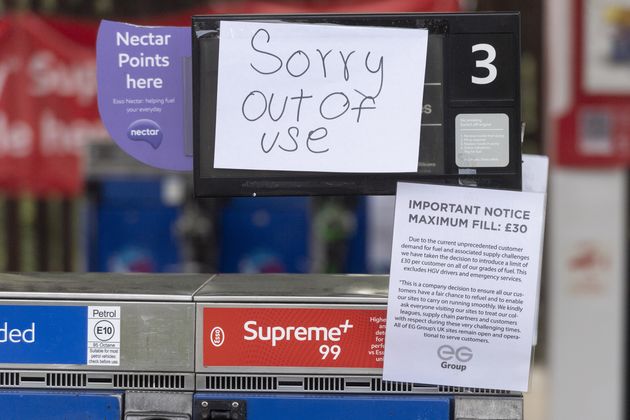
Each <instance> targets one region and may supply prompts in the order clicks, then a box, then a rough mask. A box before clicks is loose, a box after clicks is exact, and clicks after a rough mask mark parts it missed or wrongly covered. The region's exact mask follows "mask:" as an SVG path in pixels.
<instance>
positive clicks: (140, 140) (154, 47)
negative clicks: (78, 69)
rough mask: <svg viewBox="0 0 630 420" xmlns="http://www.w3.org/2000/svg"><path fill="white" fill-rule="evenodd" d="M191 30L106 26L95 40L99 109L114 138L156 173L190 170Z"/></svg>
mask: <svg viewBox="0 0 630 420" xmlns="http://www.w3.org/2000/svg"><path fill="white" fill-rule="evenodd" d="M190 56H191V41H190V28H189V27H160V26H150V27H149V26H137V25H131V24H127V23H118V22H110V21H106V20H104V21H102V22H101V25H100V27H99V31H98V38H97V41H96V65H97V79H98V108H99V112H100V114H101V119H102V120H103V124H104V125H105V127H106V128H107V130H108V131H109V134H110V135H111V137H112V139H113V140H114V141H115V142H116V143H117V144H118V146H120V147H121V148H122V149H123V150H124V151H125V152H126V153H128V154H129V155H130V156H132V157H134V158H136V159H137V160H139V161H141V162H143V163H145V164H147V165H150V166H154V167H157V168H161V169H170V170H179V171H189V170H192V154H190V153H187V147H186V144H187V143H189V142H190V139H189V138H187V136H189V133H190V122H189V121H190V118H191V112H192V109H191V108H192V105H191V103H190V101H189V98H190V95H189V92H186V83H185V82H186V78H187V77H190V76H191V75H190V74H188V73H189V68H188V67H187V66H186V61H187V60H189V59H190Z"/></svg>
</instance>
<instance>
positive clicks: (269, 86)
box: [202, 21, 428, 173]
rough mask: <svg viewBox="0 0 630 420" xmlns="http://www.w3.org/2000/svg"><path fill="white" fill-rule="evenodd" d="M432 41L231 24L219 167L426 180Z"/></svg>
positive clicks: (394, 33) (222, 52)
mask: <svg viewBox="0 0 630 420" xmlns="http://www.w3.org/2000/svg"><path fill="white" fill-rule="evenodd" d="M427 42H428V31H427V30H426V29H411V28H375V27H357V26H343V25H324V24H294V23H266V22H232V21H222V22H221V24H220V41H219V68H218V84H217V107H216V109H217V112H216V127H215V150H214V166H215V168H227V169H256V170H287V171H315V172H359V173H365V172H417V170H418V155H419V150H420V124H421V117H422V97H423V90H424V73H425V66H426V60H427ZM202 118H203V117H202Z"/></svg>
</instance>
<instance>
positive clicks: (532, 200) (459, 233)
mask: <svg viewBox="0 0 630 420" xmlns="http://www.w3.org/2000/svg"><path fill="white" fill-rule="evenodd" d="M544 208H545V194H544V193H529V192H513V191H497V190H485V189H476V188H475V189H473V188H461V187H444V186H433V185H420V184H408V183H399V184H398V191H397V196H396V210H395V222H394V238H393V243H392V263H391V271H390V286H389V287H390V288H389V304H388V311H387V329H386V331H387V337H386V341H385V342H386V346H385V360H384V372H383V377H384V378H385V379H387V380H395V381H406V382H414V383H432V384H440V385H452V386H464V387H475V388H488V389H501V390H512V391H526V390H527V385H528V378H529V366H530V357H531V346H532V339H533V333H534V332H533V327H534V316H535V310H536V299H537V283H538V276H539V272H540V270H539V267H540V259H541V252H540V251H541V247H542V237H543V220H544Z"/></svg>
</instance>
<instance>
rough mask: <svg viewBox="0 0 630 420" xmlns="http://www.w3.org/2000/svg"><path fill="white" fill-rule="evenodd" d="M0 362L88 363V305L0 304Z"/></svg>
mask: <svg viewBox="0 0 630 420" xmlns="http://www.w3.org/2000/svg"><path fill="white" fill-rule="evenodd" d="M0 363H19V364H78V365H85V364H87V307H85V306H28V305H8V306H0Z"/></svg>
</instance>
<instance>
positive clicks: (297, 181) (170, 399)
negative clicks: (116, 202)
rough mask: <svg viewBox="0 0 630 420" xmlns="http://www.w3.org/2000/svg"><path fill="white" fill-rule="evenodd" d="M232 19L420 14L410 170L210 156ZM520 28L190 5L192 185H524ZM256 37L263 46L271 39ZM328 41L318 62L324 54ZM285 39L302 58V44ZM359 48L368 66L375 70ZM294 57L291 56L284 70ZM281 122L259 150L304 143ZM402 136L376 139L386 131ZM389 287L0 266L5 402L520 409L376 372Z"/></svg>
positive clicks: (279, 191)
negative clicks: (260, 163) (420, 86)
mask: <svg viewBox="0 0 630 420" xmlns="http://www.w3.org/2000/svg"><path fill="white" fill-rule="evenodd" d="M225 22H249V23H256V22H273V23H300V24H304V25H315V26H319V25H324V26H328V27H339V26H341V27H345V26H351V27H365V28H371V27H376V28H385V27H403V28H422V29H427V30H428V44H427V61H426V71H425V77H424V92H425V94H424V97H423V103H422V104H421V107H420V108H419V111H418V112H419V113H421V114H422V139H421V141H420V142H419V151H418V156H419V157H418V161H417V162H414V163H413V165H412V166H413V168H414V169H413V170H411V171H405V172H400V171H395V170H391V171H390V170H385V171H374V172H371V171H369V170H362V171H360V172H347V171H346V172H335V171H333V172H330V171H328V172H319V171H312V170H302V171H295V170H286V169H282V170H274V169H273V168H265V169H255V168H226V167H225V165H217V164H215V162H216V161H215V159H214V157H215V155H216V154H217V153H218V151H219V149H218V144H219V143H218V140H219V139H218V137H217V132H218V131H217V130H216V127H217V122H218V120H219V118H218V117H217V97H218V95H219V93H220V91H221V85H220V84H219V78H218V73H219V68H220V66H221V65H222V63H221V60H220V59H219V57H220V53H221V48H222V43H221V40H222V38H226V37H228V36H229V34H228V33H227V31H226V30H225V28H227V27H228V26H225V27H224V30H221V25H222V23H225ZM519 31H520V22H519V16H518V15H517V14H509V13H502V14H449V15H446V14H445V15H440V14H405V15H402V14H391V15H290V16H289V15H284V16H265V15H256V16H195V17H193V19H192V46H193V49H192V53H193V55H192V77H193V83H192V93H193V95H192V96H193V97H192V104H193V106H192V113H193V115H192V116H193V122H192V133H193V146H194V181H195V192H196V194H197V196H199V197H217V196H257V195H345V194H348V195H351V194H393V193H395V187H396V182H397V181H413V182H427V183H439V184H446V185H467V186H475V187H482V188H483V187H488V188H502V189H513V190H519V189H520V188H521V148H520V143H521V121H520V93H519V79H520V77H519V62H520V58H519V55H520V35H519ZM263 35H264V34H263ZM265 39H267V42H265ZM261 40H262V43H260V44H257V47H256V48H257V49H258V50H260V51H262V50H263V47H262V46H264V45H266V44H267V43H268V41H269V40H270V39H269V38H264V37H263V38H261V39H259V40H258V41H261ZM258 41H257V42H258ZM265 51H266V54H267V56H266V57H267V58H271V55H270V54H272V52H271V51H268V50H265ZM310 53H312V52H310ZM321 53H322V54H321V55H320V58H319V60H320V61H321V62H325V56H326V54H327V53H326V51H321ZM295 54H296V57H297V56H300V57H301V58H302V60H303V61H302V62H303V63H305V62H306V61H305V60H304V59H305V57H304V56H305V55H308V54H309V52H305V51H302V53H300V52H299V51H297V50H296V52H295ZM335 54H337V53H335ZM351 55H352V54H351V51H345V50H344V51H342V54H340V57H339V56H338V57H337V59H341V60H342V61H343V62H346V64H347V61H348V60H349V57H350V56H351ZM310 58H313V59H315V58H316V57H315V56H312V57H309V58H308V59H309V60H310ZM271 59H272V60H274V59H273V58H271ZM362 59H363V60H365V66H366V68H367V69H368V70H369V71H370V72H371V73H372V74H373V75H374V76H379V72H381V70H383V69H384V68H385V67H384V66H380V65H379V64H378V63H379V62H378V60H376V61H372V60H371V59H370V58H369V57H366V56H364V57H363V58H362ZM283 60H284V59H283ZM276 61H277V60H276ZM283 63H284V61H283ZM324 68H325V66H324ZM341 68H342V69H343V67H341ZM296 69H297V68H291V69H290V70H291V71H293V73H294V75H298V73H296V72H297V71H298V70H296ZM379 69H380V70H379ZM259 70H260V69H259ZM386 71H388V73H387V74H388V75H389V74H390V73H389V68H387V70H386ZM384 74H385V73H384V72H381V73H380V76H382V77H385V76H384ZM348 77H349V76H348ZM388 77H389V76H388ZM382 80H383V79H381V81H382ZM263 90H264V86H263V87H261V88H260V90H259V91H260V93H261V95H258V97H259V99H260V98H261V97H262V96H264V95H262V93H263ZM379 92H380V91H379ZM223 93H225V92H223ZM333 93H334V92H333ZM359 94H360V95H363V97H364V99H366V101H364V103H363V105H361V106H358V108H361V109H358V108H357V109H355V110H354V111H353V112H356V113H358V112H361V111H362V110H363V109H366V110H367V109H368V108H369V105H370V103H372V102H374V97H371V99H370V98H368V95H367V94H366V93H365V92H359ZM256 95H257V94H255V95H254V96H256ZM306 96H308V95H307V94H306V93H303V94H302V96H301V97H302V99H301V100H300V101H302V100H306ZM373 96H375V95H373ZM333 97H334V98H336V99H340V98H341V95H340V94H335V95H334V96H333ZM265 100H267V97H266V96H265ZM287 100H288V98H287ZM295 103H296V102H294V104H295ZM336 104H337V106H338V107H339V106H340V107H341V108H338V109H342V110H343V109H344V107H347V108H348V110H349V109H350V105H344V103H343V101H342V102H336ZM267 105H268V104H267ZM267 105H265V107H267ZM330 109H331V108H321V109H320V112H321V115H322V117H323V118H324V119H326V118H327V117H329V118H332V117H331V114H330V112H331V111H330ZM275 110H276V109H275V108H274V112H275ZM249 112H253V111H251V110H250V109H248V111H247V112H245V113H244V115H245V116H246V117H251V115H252V114H249ZM348 112H350V111H348ZM366 112H367V111H366ZM261 115H262V114H261ZM270 115H274V114H270ZM298 115H299V111H298ZM339 115H341V114H339ZM354 115H357V114H354ZM364 115H367V114H364ZM470 124H472V125H470ZM479 129H489V131H494V132H495V134H493V135H492V136H484V135H482V134H480V131H479ZM470 130H472V131H473V133H472V134H471V133H470V132H469V131H470ZM499 132H500V133H499ZM287 135H288V136H289V137H286V136H287ZM284 136H285V137H284V140H283V143H274V142H273V137H271V139H272V141H271V143H270V142H269V139H270V138H266V139H265V138H263V140H262V141H260V142H259V140H260V138H258V139H256V140H255V142H259V144H260V145H261V146H262V148H263V151H265V153H266V152H267V151H268V150H271V148H274V147H275V150H278V148H280V146H282V148H283V149H282V148H281V149H280V150H281V151H282V152H287V153H290V152H291V149H292V147H293V143H292V142H291V141H290V140H291V139H293V140H295V146H297V144H298V143H297V142H298V140H299V139H301V140H300V141H301V142H302V143H300V144H301V145H302V147H304V144H305V143H303V141H304V132H302V134H301V135H299V134H298V132H297V131H295V130H293V129H291V128H289V130H288V132H287V133H285V134H284ZM318 136H320V137H318ZM307 138H308V139H307V140H306V141H307V143H308V142H309V141H310V142H311V143H310V144H306V147H311V149H310V150H311V151H312V152H313V153H317V152H321V151H322V150H324V148H323V146H322V144H324V143H321V142H320V143H317V141H319V140H321V138H323V131H319V132H315V131H312V132H310V133H308V136H307ZM287 139H288V140H287ZM220 140H221V142H222V143H221V144H224V143H223V142H224V141H225V140H226V139H225V138H221V139H220ZM228 140H229V139H228ZM241 140H242V139H241ZM287 141H289V142H288V143H287ZM396 141H397V140H396V138H395V137H388V136H386V138H383V139H382V143H383V144H384V145H387V144H388V143H389V144H392V142H396ZM285 149H286V150H285ZM348 159H349V160H350V159H352V156H349V157H348ZM416 163H417V164H416ZM387 291H388V278H387V276H370V275H323V274H313V275H291V274H280V275H248V274H218V275H211V274H208V275H184V274H180V275H148V274H147V275H124V274H106V273H99V274H97V273H94V274H1V275H0V404H2V406H3V407H4V408H3V412H2V415H0V417H2V418H3V419H5V418H6V419H36V418H46V419H90V418H94V419H96V418H98V419H125V420H141V419H144V420H158V419H159V420H165V419H169V420H170V419H176V420H185V419H187V420H192V419H195V420H202V419H203V420H207V419H231V420H245V419H249V420H265V419H271V418H273V419H280V420H289V419H311V418H326V419H333V420H334V419H339V420H341V419H344V420H346V419H376V418H389V417H391V418H400V419H418V418H423V419H431V420H474V419H485V420H492V419H496V420H499V419H500V420H521V419H522V418H523V402H522V396H521V395H520V394H519V393H514V392H510V391H505V390H498V389H477V388H466V387H453V386H441V385H432V384H422V383H407V382H391V381H384V380H383V379H382V376H381V373H382V366H383V354H384V345H385V344H384V337H385V320H386V309H387ZM410 351H412V350H411V349H410Z"/></svg>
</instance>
